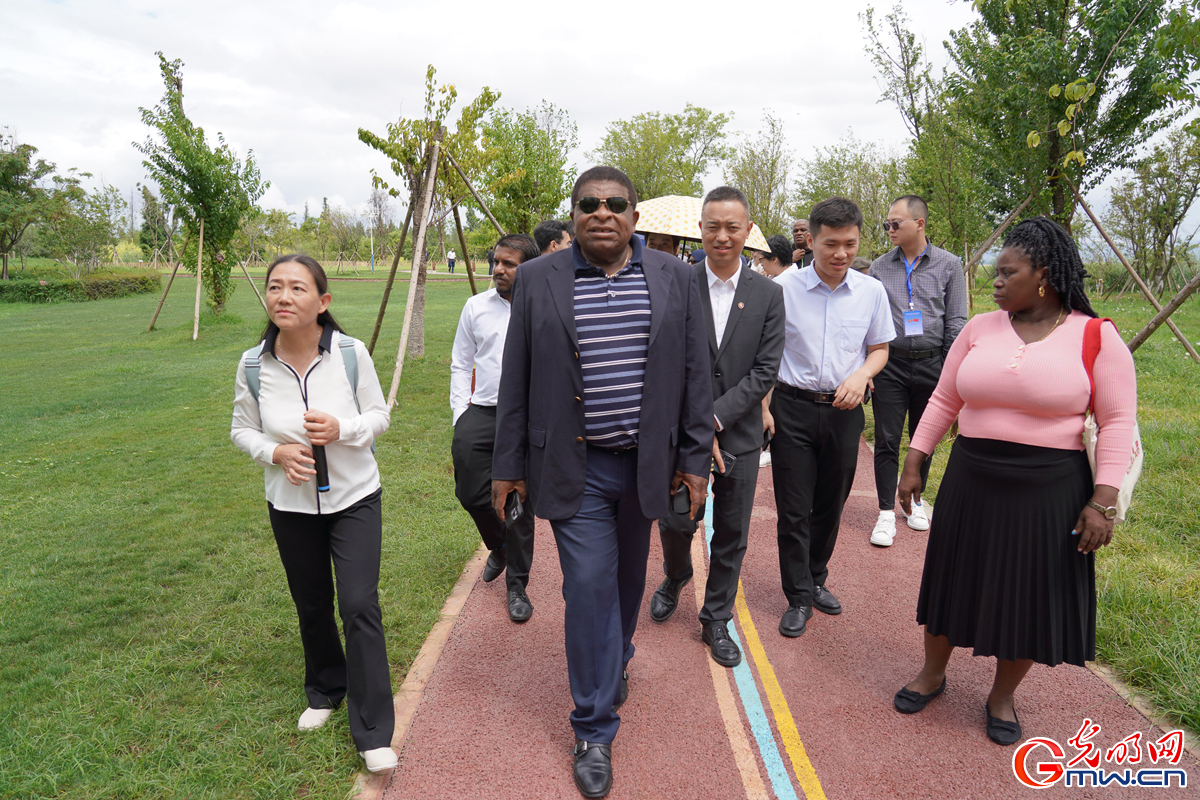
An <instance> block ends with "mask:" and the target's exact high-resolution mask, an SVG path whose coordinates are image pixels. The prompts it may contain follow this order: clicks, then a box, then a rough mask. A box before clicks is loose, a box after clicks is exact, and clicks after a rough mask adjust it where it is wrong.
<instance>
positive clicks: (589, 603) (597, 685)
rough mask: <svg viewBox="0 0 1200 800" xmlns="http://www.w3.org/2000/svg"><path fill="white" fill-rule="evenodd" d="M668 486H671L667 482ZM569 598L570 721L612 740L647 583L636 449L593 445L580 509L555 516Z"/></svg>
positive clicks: (646, 530) (587, 734) (582, 735)
mask: <svg viewBox="0 0 1200 800" xmlns="http://www.w3.org/2000/svg"><path fill="white" fill-rule="evenodd" d="M663 490H664V491H666V487H663ZM550 526H551V527H552V528H553V529H554V540H555V542H556V543H557V544H558V561H559V564H560V565H561V567H562V573H563V600H564V601H565V603H566V620H565V622H566V649H567V673H568V675H569V677H570V681H571V698H572V699H573V700H574V701H575V710H574V711H572V712H571V727H572V728H574V729H575V736H576V737H577V738H579V739H583V740H585V741H588V742H598V743H602V744H603V743H609V742H612V740H613V739H614V738H615V737H616V735H617V728H618V727H620V724H621V718H620V717H619V716H618V715H617V712H615V711H613V708H612V706H613V703H615V702H616V701H617V696H618V694H619V693H620V688H621V670H623V669H624V668H625V665H626V664H628V663H629V660H630V659H631V658H633V651H634V647H633V632H634V629H636V628H637V618H638V611H639V610H640V609H641V605H642V595H643V594H645V591H646V560H647V559H648V558H649V556H650V520H649V519H647V518H646V517H644V516H642V508H641V502H640V500H639V497H638V489H637V451H636V450H627V451H625V452H623V453H612V452H608V451H605V450H601V449H598V448H595V447H589V448H588V451H587V477H586V480H585V483H584V490H583V502H582V504H581V505H580V507H579V511H578V512H576V514H575V516H573V517H570V518H569V519H560V520H551V521H550Z"/></svg>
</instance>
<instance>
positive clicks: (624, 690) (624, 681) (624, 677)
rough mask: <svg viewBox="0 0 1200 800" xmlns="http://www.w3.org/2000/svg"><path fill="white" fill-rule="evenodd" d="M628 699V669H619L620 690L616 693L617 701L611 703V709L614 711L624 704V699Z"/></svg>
mask: <svg viewBox="0 0 1200 800" xmlns="http://www.w3.org/2000/svg"><path fill="white" fill-rule="evenodd" d="M628 699H629V670H626V669H623V670H621V691H620V693H619V694H618V695H617V702H615V703H613V711H616V710H617V709H619V708H620V707H621V706H623V705H625V701H626V700H628Z"/></svg>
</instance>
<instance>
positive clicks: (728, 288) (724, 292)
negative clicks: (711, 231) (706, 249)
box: [704, 259, 742, 347]
mask: <svg viewBox="0 0 1200 800" xmlns="http://www.w3.org/2000/svg"><path fill="white" fill-rule="evenodd" d="M704 272H705V273H706V274H707V275H708V299H709V302H710V303H711V304H712V312H713V329H714V330H716V332H717V346H718V347H720V346H721V341H722V340H723V339H724V338H725V326H726V325H727V324H729V311H730V309H732V308H733V295H734V294H735V293H736V292H737V285H738V279H739V278H740V277H741V276H742V265H741V264H740V263H739V264H738V268H737V269H736V270H734V273H733V277H732V278H730V279H729V280H727V281H723V280H721V279H720V278H718V277H717V275H716V273H715V272H713V271H712V267H710V266H709V265H708V261H707V259H705V264H704Z"/></svg>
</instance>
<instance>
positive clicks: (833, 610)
mask: <svg viewBox="0 0 1200 800" xmlns="http://www.w3.org/2000/svg"><path fill="white" fill-rule="evenodd" d="M813 608H815V609H816V610H817V611H820V612H821V613H822V614H831V615H837V614H840V613H842V604H841V603H839V602H838V599H837V598H836V597H834V596H833V592H831V591H829V590H828V589H826V588H825V587H824V586H818V587H816V588H815V589H813Z"/></svg>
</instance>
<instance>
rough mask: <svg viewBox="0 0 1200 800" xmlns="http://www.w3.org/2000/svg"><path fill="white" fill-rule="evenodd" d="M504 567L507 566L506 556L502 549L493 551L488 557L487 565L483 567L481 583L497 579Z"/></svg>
mask: <svg viewBox="0 0 1200 800" xmlns="http://www.w3.org/2000/svg"><path fill="white" fill-rule="evenodd" d="M506 566H508V556H506V555H505V554H504V549H503V548H501V549H498V550H493V551H492V554H491V555H489V556H488V560H487V563H486V564H484V565H483V582H484V583H491V582H492V581H494V580H496V578H499V577H500V573H501V572H504V568H505V567H506Z"/></svg>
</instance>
